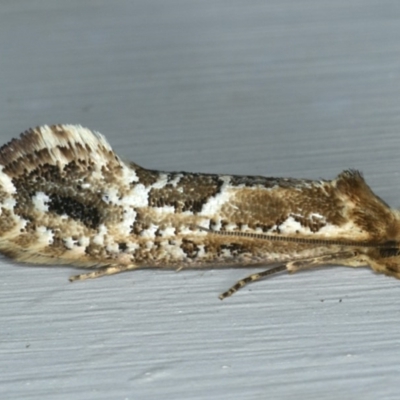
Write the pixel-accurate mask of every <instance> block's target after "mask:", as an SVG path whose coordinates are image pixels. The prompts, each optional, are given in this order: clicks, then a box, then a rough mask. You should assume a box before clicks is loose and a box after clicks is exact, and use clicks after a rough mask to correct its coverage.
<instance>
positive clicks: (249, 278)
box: [218, 264, 287, 300]
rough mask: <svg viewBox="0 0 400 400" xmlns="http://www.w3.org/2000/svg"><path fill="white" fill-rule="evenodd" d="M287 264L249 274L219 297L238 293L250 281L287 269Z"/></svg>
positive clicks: (222, 297)
mask: <svg viewBox="0 0 400 400" xmlns="http://www.w3.org/2000/svg"><path fill="white" fill-rule="evenodd" d="M286 270H287V268H286V265H285V264H282V265H278V266H277V267H275V268H270V269H267V270H265V271H262V272H258V273H256V274H251V275H249V276H247V277H246V278H244V279H241V280H240V281H238V282H236V283H235V284H234V285H233V286H232V287H231V288H230V289H229V290H227V291H226V292H224V293H222V294H220V295H219V296H218V297H219V299H220V300H223V299H225V298H226V297H229V296H232V295H233V294H234V293H236V292H237V291H238V290H239V289H241V288H242V287H243V286H246V285H247V284H248V283H250V282H255V281H259V280H260V279H262V278H264V277H265V276H268V275H272V274H276V273H278V272H282V271H286Z"/></svg>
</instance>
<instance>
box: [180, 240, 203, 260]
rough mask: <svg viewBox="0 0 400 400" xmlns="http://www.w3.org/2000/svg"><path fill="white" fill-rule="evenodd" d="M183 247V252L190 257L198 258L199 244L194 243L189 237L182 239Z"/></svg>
mask: <svg viewBox="0 0 400 400" xmlns="http://www.w3.org/2000/svg"><path fill="white" fill-rule="evenodd" d="M181 249H182V250H183V252H184V253H185V254H186V256H187V257H188V258H192V259H193V258H196V256H197V254H198V252H199V250H200V249H199V247H198V246H197V244H196V243H194V242H193V241H191V240H187V239H182V244H181Z"/></svg>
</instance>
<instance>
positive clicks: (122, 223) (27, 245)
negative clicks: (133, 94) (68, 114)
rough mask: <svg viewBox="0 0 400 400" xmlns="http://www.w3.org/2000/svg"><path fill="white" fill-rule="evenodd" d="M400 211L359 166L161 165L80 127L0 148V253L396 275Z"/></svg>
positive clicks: (98, 264)
mask: <svg viewBox="0 0 400 400" xmlns="http://www.w3.org/2000/svg"><path fill="white" fill-rule="evenodd" d="M399 238H400V213H399V211H397V210H394V209H391V208H390V207H389V206H388V205H387V204H386V203H385V202H384V201H383V200H381V199H380V198H379V197H378V196H376V195H375V194H374V193H373V192H372V191H371V189H370V188H369V187H368V185H367V184H366V183H365V181H364V179H363V177H362V176H361V174H360V173H359V172H357V171H354V170H349V171H344V172H342V173H341V174H340V175H338V176H337V178H335V179H333V180H307V179H292V178H268V177H263V176H235V175H217V174H198V173H190V172H163V171H155V170H150V169H145V168H142V167H140V166H139V165H137V164H135V163H133V162H126V161H123V160H122V159H121V158H120V157H119V156H118V155H116V154H115V153H114V152H113V150H112V148H111V147H110V145H109V144H108V142H107V140H106V139H105V137H104V136H102V135H101V134H99V133H96V132H92V131H90V130H88V129H85V128H83V127H81V126H77V125H76V126H75V125H53V126H42V127H38V128H35V129H29V130H28V131H26V132H24V133H23V134H22V135H21V137H20V138H19V139H14V140H12V141H11V142H9V143H8V144H6V145H4V146H3V147H1V148H0V252H1V253H3V254H5V255H6V256H9V257H10V258H12V259H13V260H16V261H19V262H25V263H33V264H51V265H71V266H75V267H80V268H88V269H90V271H89V272H87V273H83V274H80V275H76V276H72V277H71V278H70V280H71V281H76V280H84V279H88V278H96V277H100V276H105V275H112V274H116V273H119V272H123V271H129V270H135V269H138V268H173V269H177V270H181V269H186V268H217V267H250V266H262V265H271V268H269V269H267V270H265V271H263V272H260V273H255V274H252V275H250V276H248V277H246V278H244V279H242V280H241V281H239V282H237V283H236V284H235V285H234V286H233V287H232V288H231V289H229V290H228V291H226V292H224V293H223V294H221V295H220V298H221V299H224V298H226V297H228V296H230V295H232V294H233V293H235V292H236V291H237V290H239V289H240V288H241V287H243V286H244V285H246V284H247V283H249V282H253V281H257V280H260V279H262V278H264V277H266V276H268V275H271V274H275V273H278V272H283V271H288V272H296V271H299V270H303V269H308V268H313V267H317V266H324V265H343V266H349V267H359V266H366V265H369V266H370V267H371V268H372V269H373V270H374V271H375V272H377V273H383V274H386V275H389V276H394V277H396V278H399V277H400V254H399V241H398V240H399Z"/></svg>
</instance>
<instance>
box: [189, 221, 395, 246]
mask: <svg viewBox="0 0 400 400" xmlns="http://www.w3.org/2000/svg"><path fill="white" fill-rule="evenodd" d="M196 227H197V228H198V229H200V230H202V231H205V232H208V233H211V234H213V235H221V236H235V237H241V238H243V237H244V238H249V239H258V240H269V241H272V242H292V243H303V244H315V245H318V246H349V247H374V248H379V249H397V248H399V243H398V242H396V241H392V240H389V241H387V242H385V243H376V242H363V241H352V240H330V239H314V238H305V237H302V238H300V237H292V236H278V235H265V234H263V233H253V232H233V231H213V230H211V229H208V228H204V227H202V226H199V225H197V226H196Z"/></svg>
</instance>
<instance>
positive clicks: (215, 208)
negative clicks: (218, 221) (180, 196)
mask: <svg viewBox="0 0 400 400" xmlns="http://www.w3.org/2000/svg"><path fill="white" fill-rule="evenodd" d="M220 179H221V180H222V181H223V182H224V183H223V184H222V186H221V189H220V192H219V193H218V194H217V195H216V196H214V197H211V198H210V199H209V200H208V201H207V202H206V203H205V204H204V205H203V208H202V209H201V212H200V213H199V215H204V216H210V215H218V214H219V212H220V210H221V207H222V206H223V205H224V204H226V203H227V202H229V200H230V198H231V196H232V194H233V193H232V192H231V191H229V187H230V181H231V177H230V176H228V175H222V176H221V177H220Z"/></svg>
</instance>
